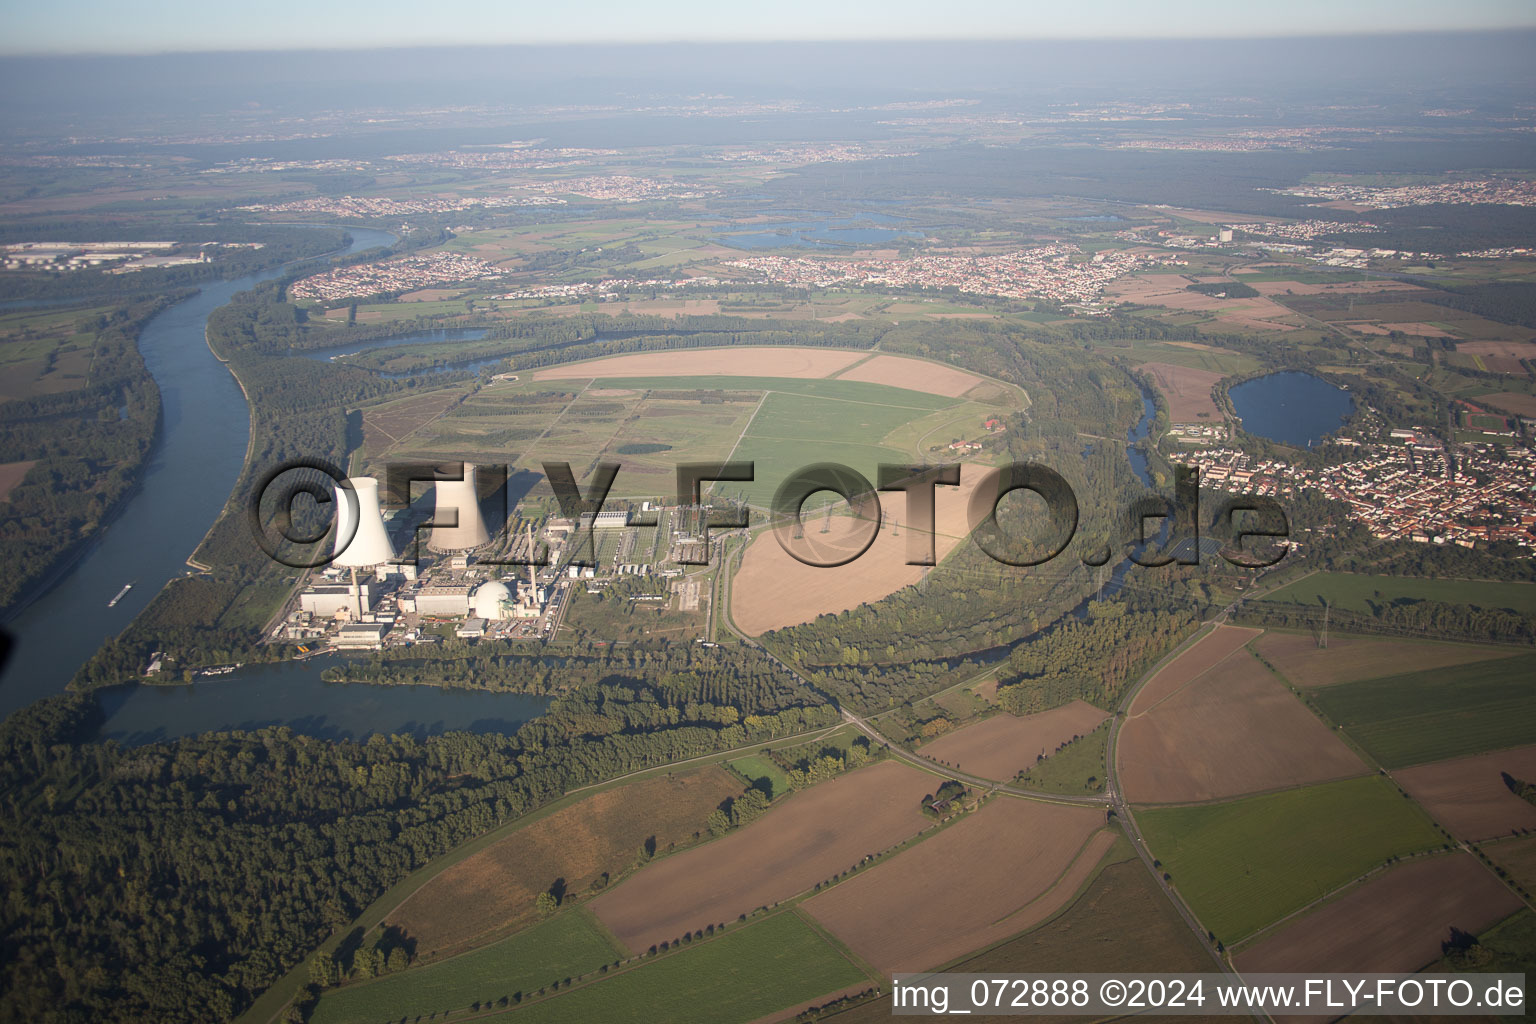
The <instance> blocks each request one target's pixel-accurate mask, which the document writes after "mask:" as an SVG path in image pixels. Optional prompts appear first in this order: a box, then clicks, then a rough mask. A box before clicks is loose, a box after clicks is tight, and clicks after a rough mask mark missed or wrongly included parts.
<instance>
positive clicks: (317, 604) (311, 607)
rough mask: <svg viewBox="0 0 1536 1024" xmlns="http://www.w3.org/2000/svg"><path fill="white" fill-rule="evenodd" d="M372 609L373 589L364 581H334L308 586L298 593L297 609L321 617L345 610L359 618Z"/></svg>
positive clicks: (328, 616)
mask: <svg viewBox="0 0 1536 1024" xmlns="http://www.w3.org/2000/svg"><path fill="white" fill-rule="evenodd" d="M372 609H373V590H372V588H371V587H369V585H368V584H366V583H358V584H351V583H334V584H321V585H319V586H315V587H310V588H309V589H308V590H306V591H304V592H303V593H302V594H300V595H299V610H300V611H306V612H309V613H310V614H311V615H314V616H316V617H318V618H322V619H330V618H334V617H335V616H336V615H338V614H339V613H341V612H342V611H346V612H348V613H349V614H351V615H352V616H353V617H354V618H359V617H361V616H363V615H365V614H367V613H368V612H369V611H371V610H372Z"/></svg>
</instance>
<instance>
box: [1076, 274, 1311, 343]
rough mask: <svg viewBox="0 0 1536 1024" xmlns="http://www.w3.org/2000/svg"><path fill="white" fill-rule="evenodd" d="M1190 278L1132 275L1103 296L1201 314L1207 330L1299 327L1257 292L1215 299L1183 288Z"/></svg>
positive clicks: (1285, 311) (1286, 312)
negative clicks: (1252, 295) (1237, 296)
mask: <svg viewBox="0 0 1536 1024" xmlns="http://www.w3.org/2000/svg"><path fill="white" fill-rule="evenodd" d="M1188 284H1190V278H1189V277H1188V276H1186V275H1183V274H1133V275H1131V276H1129V277H1123V278H1121V279H1120V280H1118V281H1116V282H1114V283H1113V284H1111V285H1110V286H1109V287H1108V288H1106V289H1105V295H1106V296H1107V297H1109V298H1111V299H1115V300H1118V301H1120V302H1134V303H1137V304H1139V305H1145V306H1162V307H1163V308H1165V309H1171V310H1175V311H1179V312H1190V313H1199V314H1202V319H1203V320H1204V321H1205V322H1207V323H1209V325H1210V326H1211V329H1212V330H1214V331H1219V332H1222V333H1230V332H1233V331H1246V332H1253V331H1281V332H1285V331H1292V330H1295V329H1296V328H1297V326H1299V320H1298V318H1297V317H1296V314H1295V313H1293V312H1292V311H1291V310H1289V309H1286V308H1285V307H1284V306H1282V305H1280V304H1279V303H1278V302H1276V301H1275V300H1274V299H1271V298H1266V297H1265V296H1263V295H1259V296H1257V297H1254V298H1246V299H1224V298H1222V299H1219V298H1217V297H1215V296H1214V295H1204V294H1202V293H1200V292H1191V291H1186V290H1185V286H1186V285H1188Z"/></svg>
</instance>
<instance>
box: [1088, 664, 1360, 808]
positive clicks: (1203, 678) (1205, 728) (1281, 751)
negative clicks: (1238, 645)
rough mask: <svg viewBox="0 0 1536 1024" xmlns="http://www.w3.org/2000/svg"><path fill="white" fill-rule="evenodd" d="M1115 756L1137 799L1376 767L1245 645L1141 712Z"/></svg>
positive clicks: (1326, 777) (1231, 790)
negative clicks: (1332, 728) (1325, 723)
mask: <svg viewBox="0 0 1536 1024" xmlns="http://www.w3.org/2000/svg"><path fill="white" fill-rule="evenodd" d="M1115 753H1116V760H1117V761H1118V764H1117V766H1116V767H1117V770H1118V772H1119V779H1120V784H1121V786H1122V788H1123V789H1124V791H1125V798H1126V799H1127V800H1130V801H1131V802H1132V803H1138V804H1154V803H1156V804H1171V803H1187V802H1193V801H1197V800H1224V799H1228V798H1231V797H1235V796H1243V795H1246V794H1249V793H1262V792H1265V791H1268V790H1274V789H1283V788H1286V787H1290V786H1301V785H1306V784H1308V783H1314V782H1328V781H1331V780H1333V779H1343V778H1348V777H1350V776H1352V775H1364V774H1365V773H1366V772H1367V771H1368V769H1367V768H1366V766H1365V764H1364V762H1362V761H1361V760H1360V758H1359V757H1357V756H1356V755H1355V754H1354V752H1353V751H1351V750H1350V749H1349V748H1348V747H1347V746H1345V745H1344V743H1343V742H1341V741H1340V740H1339V738H1338V737H1337V736H1335V735H1334V734H1333V730H1331V729H1329V728H1328V727H1327V726H1326V725H1324V724H1323V723H1322V722H1320V721H1318V719H1317V718H1316V716H1314V715H1313V714H1312V713H1311V712H1310V711H1308V710H1307V709H1306V707H1305V706H1303V704H1302V703H1301V701H1300V700H1298V699H1296V696H1295V695H1294V694H1292V693H1291V691H1290V690H1288V689H1286V688H1285V685H1284V684H1282V683H1281V682H1280V681H1279V680H1278V679H1276V678H1275V676H1274V674H1273V673H1272V672H1270V671H1269V670H1268V669H1267V668H1265V667H1264V666H1263V665H1262V664H1261V663H1260V662H1259V660H1258V659H1257V658H1255V657H1254V656H1253V655H1252V654H1250V653H1249V652H1248V651H1247V650H1245V649H1244V650H1238V651H1234V652H1233V653H1232V654H1231V655H1229V656H1228V657H1227V658H1226V659H1225V660H1223V661H1222V662H1221V663H1220V666H1219V668H1218V669H1217V670H1215V671H1211V672H1206V673H1204V674H1202V675H1200V676H1199V677H1198V678H1196V679H1194V680H1193V681H1191V682H1190V683H1189V684H1188V685H1186V686H1184V687H1183V688H1182V689H1180V690H1179V691H1178V692H1176V693H1173V694H1171V695H1169V696H1168V697H1167V698H1165V699H1164V700H1162V701H1160V702H1158V703H1157V704H1155V705H1153V706H1152V707H1150V708H1147V709H1145V710H1142V711H1133V712H1132V713H1131V714H1130V715H1129V716H1128V717H1127V718H1126V719H1125V722H1124V723H1123V725H1122V726H1121V728H1120V735H1119V742H1118V743H1117V744H1116V747H1115Z"/></svg>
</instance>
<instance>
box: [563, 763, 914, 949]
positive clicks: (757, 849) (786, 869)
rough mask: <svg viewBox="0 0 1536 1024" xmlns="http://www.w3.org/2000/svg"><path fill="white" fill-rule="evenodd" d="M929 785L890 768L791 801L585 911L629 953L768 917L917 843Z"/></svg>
mask: <svg viewBox="0 0 1536 1024" xmlns="http://www.w3.org/2000/svg"><path fill="white" fill-rule="evenodd" d="M932 790H933V777H932V776H931V775H928V774H926V773H924V772H920V771H918V770H917V769H915V768H911V767H909V766H907V765H904V764H899V763H897V762H894V761H883V762H880V763H877V764H873V765H870V766H869V767H867V768H860V769H858V770H857V771H853V772H849V773H847V774H846V775H843V776H840V777H838V778H836V779H833V780H831V781H830V782H824V783H822V784H821V785H818V786H813V787H811V788H810V789H806V790H802V791H801V792H798V793H795V794H794V795H793V796H791V797H789V798H788V799H785V800H783V801H782V802H780V801H776V802H775V805H774V807H773V808H772V809H771V810H770V811H769V812H768V813H767V814H765V815H763V816H762V817H761V818H759V819H758V820H757V821H755V822H753V823H752V824H750V825H747V826H746V827H744V828H739V829H735V830H733V831H731V832H730V833H728V834H726V835H725V836H724V837H722V838H720V839H717V840H715V841H713V842H710V843H707V844H705V845H703V846H700V847H697V848H695V849H692V850H685V851H683V852H681V853H678V854H676V855H674V856H671V857H665V858H662V859H660V860H658V861H656V862H655V863H653V864H650V865H648V866H647V867H645V868H644V869H643V870H641V871H640V872H638V873H637V874H636V875H634V876H633V877H632V878H630V879H629V880H628V881H626V882H625V883H624V884H623V885H620V886H618V887H617V888H614V889H610V890H609V891H608V892H605V893H603V894H602V895H601V896H599V897H597V898H596V899H595V900H593V901H592V903H591V907H592V911H593V912H594V913H595V914H597V916H598V919H599V920H600V921H602V923H603V924H604V925H605V926H606V927H607V928H608V930H609V931H611V932H612V933H613V934H614V935H615V936H617V938H618V939H619V941H620V942H622V943H623V944H624V945H625V946H626V947H628V948H629V949H630V950H631V951H632V952H637V953H643V952H645V951H646V950H647V949H648V948H649V947H650V946H652V945H658V944H660V943H662V942H670V941H672V940H673V939H676V938H678V937H680V936H681V935H683V934H684V933H686V932H692V931H695V930H697V929H700V928H704V927H707V926H708V925H711V924H717V925H718V924H720V923H722V922H723V923H726V924H730V923H732V922H734V921H736V920H737V918H738V917H739V916H740V915H742V914H751V913H752V912H753V911H755V910H757V909H759V908H760V907H765V906H767V907H771V906H773V905H774V904H775V903H778V902H781V901H783V900H787V899H789V898H790V897H792V896H795V895H797V894H799V893H801V892H804V891H806V890H807V889H810V888H812V887H813V886H815V885H816V883H817V882H821V881H825V880H826V879H828V878H831V877H832V876H833V875H835V874H838V873H839V872H842V871H845V870H847V869H848V868H850V867H852V866H853V865H855V864H857V863H858V862H859V861H860V860H862V859H863V858H864V857H865V856H867V855H869V854H872V853H879V852H880V851H882V850H885V849H888V848H890V847H892V846H895V845H896V844H898V843H900V842H903V841H905V840H906V839H908V838H910V837H912V836H914V835H916V834H917V833H918V832H920V831H922V829H923V828H924V827H926V826H927V825H928V824H929V821H928V819H927V818H925V817H924V816H923V814H922V810H921V807H920V804H921V802H922V798H923V795H924V794H925V793H930V792H932Z"/></svg>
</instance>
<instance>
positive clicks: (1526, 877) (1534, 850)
mask: <svg viewBox="0 0 1536 1024" xmlns="http://www.w3.org/2000/svg"><path fill="white" fill-rule="evenodd" d="M1483 852H1484V853H1486V854H1488V856H1489V858H1490V859H1492V861H1493V862H1494V863H1495V864H1497V865H1498V866H1499V867H1501V868H1503V869H1504V870H1505V871H1508V872H1509V877H1510V878H1512V879H1513V880H1514V881H1515V884H1517V885H1520V886H1523V887H1524V888H1525V889H1526V890H1527V891H1536V835H1526V836H1522V837H1521V838H1519V839H1506V840H1504V841H1503V842H1499V843H1489V844H1488V845H1487V846H1485V847H1484V848H1483Z"/></svg>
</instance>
